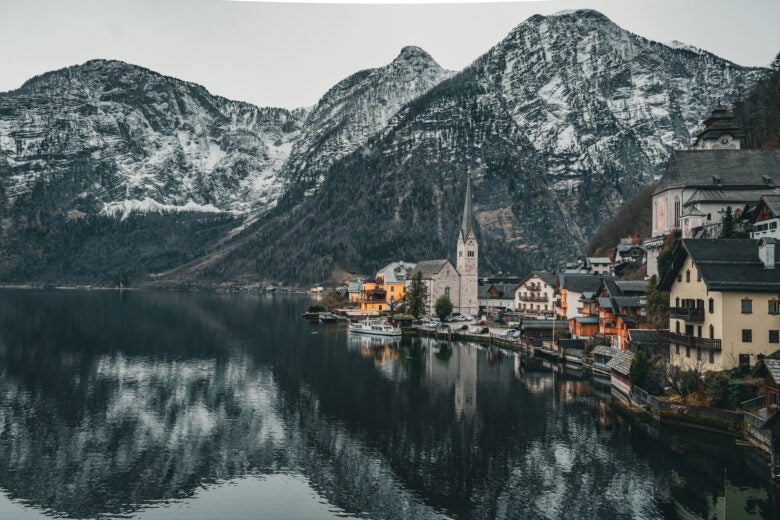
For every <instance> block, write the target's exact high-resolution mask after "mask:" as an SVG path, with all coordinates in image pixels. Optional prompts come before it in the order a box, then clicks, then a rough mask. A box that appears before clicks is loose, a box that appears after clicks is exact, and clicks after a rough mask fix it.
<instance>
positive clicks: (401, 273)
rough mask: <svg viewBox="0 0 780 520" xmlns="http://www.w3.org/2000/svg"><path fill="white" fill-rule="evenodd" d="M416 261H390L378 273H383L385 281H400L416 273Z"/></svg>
mask: <svg viewBox="0 0 780 520" xmlns="http://www.w3.org/2000/svg"><path fill="white" fill-rule="evenodd" d="M414 266H415V263H414V262H403V261H401V262H390V263H389V264H387V265H386V266H384V267H383V268H382V269H380V270H379V272H378V273H377V274H378V275H379V274H381V275H382V276H383V277H384V279H385V283H400V282H403V281H405V280H406V279H407V278H411V276H412V273H414Z"/></svg>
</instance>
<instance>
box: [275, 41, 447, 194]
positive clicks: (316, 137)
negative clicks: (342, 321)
mask: <svg viewBox="0 0 780 520" xmlns="http://www.w3.org/2000/svg"><path fill="white" fill-rule="evenodd" d="M453 74H454V72H450V71H446V70H444V69H442V68H441V66H440V65H439V64H438V63H436V61H435V60H434V59H433V58H431V56H430V55H429V54H428V53H427V52H425V51H424V50H422V49H420V48H419V47H412V46H409V47H404V48H403V49H401V52H400V54H399V55H398V56H397V57H396V58H395V59H394V60H393V61H392V62H391V63H390V64H388V65H386V66H384V67H378V68H375V69H367V70H362V71H360V72H357V73H355V74H353V75H351V76H349V77H348V78H346V79H344V80H343V81H341V82H339V83H337V84H336V85H335V86H334V87H333V88H331V89H330V90H329V91H328V92H327V93H326V94H325V95H324V96H323V97H322V99H320V101H319V102H318V103H317V105H316V106H315V107H314V108H313V109H312V111H311V112H310V113H309V116H308V117H307V118H306V122H305V123H304V125H303V131H302V134H301V137H300V139H298V140H297V141H296V143H295V146H294V147H293V151H292V155H291V156H290V160H289V162H288V163H287V165H286V166H285V170H284V176H285V178H286V180H287V183H288V188H289V189H291V190H295V191H304V192H308V193H309V194H311V193H312V192H313V190H315V189H316V187H317V186H318V185H319V184H321V183H322V182H323V180H324V177H323V176H324V174H325V172H326V171H327V169H328V168H329V167H330V166H331V165H332V164H333V163H335V162H336V161H337V160H339V159H341V158H342V157H344V156H346V155H348V154H350V153H352V152H354V151H355V150H357V149H358V148H359V147H360V146H362V145H363V144H364V143H365V142H366V141H367V140H368V139H369V138H370V137H371V136H373V135H374V134H376V133H377V132H379V131H380V130H382V129H383V128H385V127H386V126H387V124H388V122H389V121H390V119H391V118H392V117H393V116H395V115H396V114H397V113H398V111H399V110H400V109H401V108H402V107H403V106H404V105H405V104H406V103H408V102H409V101H411V100H413V99H415V98H416V97H418V96H420V95H422V94H424V93H425V92H427V91H428V90H430V89H431V88H432V87H434V86H436V85H437V84H439V83H440V82H441V81H442V80H444V79H446V78H448V77H450V76H452V75H453Z"/></svg>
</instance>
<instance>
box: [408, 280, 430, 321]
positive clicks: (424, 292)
mask: <svg viewBox="0 0 780 520" xmlns="http://www.w3.org/2000/svg"><path fill="white" fill-rule="evenodd" d="M427 298H428V287H426V286H425V284H424V283H423V281H422V273H421V272H420V271H417V272H416V273H414V276H413V277H412V283H411V284H410V285H409V290H408V291H406V296H405V299H406V301H407V305H408V307H409V314H411V315H412V316H414V319H416V320H418V319H420V316H422V315H423V314H425V300H426V299H427Z"/></svg>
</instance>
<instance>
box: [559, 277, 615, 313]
mask: <svg viewBox="0 0 780 520" xmlns="http://www.w3.org/2000/svg"><path fill="white" fill-rule="evenodd" d="M603 279H604V278H603V276H601V275H596V274H581V273H561V274H559V275H558V277H557V283H556V288H557V290H558V295H559V296H560V299H559V300H558V301H559V302H560V303H559V305H558V308H557V314H559V315H560V316H561V317H563V318H566V319H572V318H576V317H578V316H579V317H581V316H583V303H584V301H585V300H588V299H590V298H591V297H592V296H593V295H594V294H595V293H596V291H598V290H599V288H600V287H601V285H602V281H603Z"/></svg>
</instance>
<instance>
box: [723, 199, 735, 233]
mask: <svg viewBox="0 0 780 520" xmlns="http://www.w3.org/2000/svg"><path fill="white" fill-rule="evenodd" d="M720 238H734V213H732V211H731V206H728V207H726V213H725V214H724V215H723V218H722V220H721V230H720Z"/></svg>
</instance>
